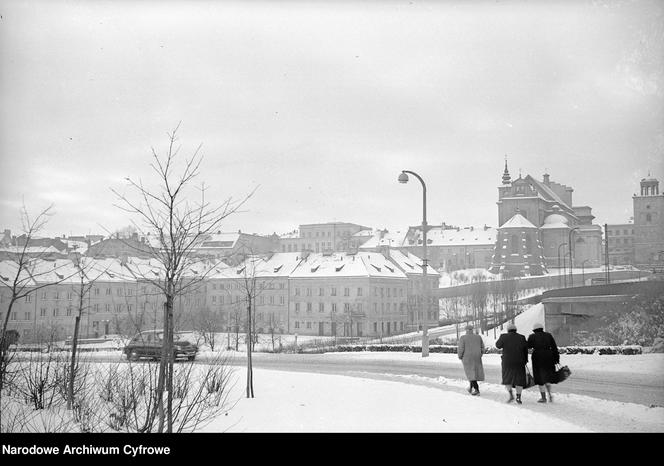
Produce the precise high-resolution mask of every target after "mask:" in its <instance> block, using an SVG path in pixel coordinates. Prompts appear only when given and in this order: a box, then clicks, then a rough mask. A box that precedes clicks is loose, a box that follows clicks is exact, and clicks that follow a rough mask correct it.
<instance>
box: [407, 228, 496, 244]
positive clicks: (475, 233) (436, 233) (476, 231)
mask: <svg viewBox="0 0 664 466" xmlns="http://www.w3.org/2000/svg"><path fill="white" fill-rule="evenodd" d="M416 233H417V234H416V236H415V237H414V238H412V240H413V244H407V245H408V246H420V245H421V244H422V239H423V238H422V232H421V230H417V232H416ZM410 241H411V238H409V242H410ZM495 242H496V229H495V228H493V227H486V228H484V227H479V228H476V227H464V228H459V229H458V230H457V229H456V228H453V229H445V228H443V227H432V228H431V229H430V230H428V231H427V245H428V246H464V245H471V244H472V245H478V244H486V245H493V244H495ZM404 246H406V245H404Z"/></svg>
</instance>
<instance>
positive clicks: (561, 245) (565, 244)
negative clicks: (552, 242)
mask: <svg viewBox="0 0 664 466" xmlns="http://www.w3.org/2000/svg"><path fill="white" fill-rule="evenodd" d="M563 246H567V243H562V244H560V245H559V246H558V276H560V248H562V247H563ZM564 276H565V271H564V270H563V277H564ZM558 285H560V283H558ZM565 288H567V284H565Z"/></svg>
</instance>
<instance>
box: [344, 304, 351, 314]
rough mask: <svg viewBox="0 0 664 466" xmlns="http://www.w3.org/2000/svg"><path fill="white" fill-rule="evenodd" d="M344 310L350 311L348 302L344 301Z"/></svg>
mask: <svg viewBox="0 0 664 466" xmlns="http://www.w3.org/2000/svg"><path fill="white" fill-rule="evenodd" d="M344 312H350V303H344Z"/></svg>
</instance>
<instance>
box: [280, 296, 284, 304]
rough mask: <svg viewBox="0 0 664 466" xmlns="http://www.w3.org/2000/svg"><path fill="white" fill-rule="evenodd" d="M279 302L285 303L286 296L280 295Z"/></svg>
mask: <svg viewBox="0 0 664 466" xmlns="http://www.w3.org/2000/svg"><path fill="white" fill-rule="evenodd" d="M279 304H281V305H283V304H284V297H283V296H279Z"/></svg>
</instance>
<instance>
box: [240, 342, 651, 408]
mask: <svg viewBox="0 0 664 466" xmlns="http://www.w3.org/2000/svg"><path fill="white" fill-rule="evenodd" d="M252 362H253V366H254V367H256V368H261V369H273V370H282V371H295V372H313V373H321V374H336V375H347V376H356V377H372V376H373V377H376V378H384V375H385V374H391V375H397V376H404V375H417V376H420V377H426V378H431V379H432V381H433V380H434V379H436V378H438V377H446V378H450V379H460V380H466V377H465V374H464V372H463V367H462V365H461V363H460V362H459V363H451V362H440V361H431V360H427V359H422V360H418V361H399V360H389V361H388V360H384V361H383V360H371V359H366V360H363V359H361V358H353V357H348V356H344V355H334V354H283V353H282V354H272V353H254V354H253V355H252ZM232 363H233V364H234V365H238V366H245V365H246V359H245V358H244V356H242V357H236V358H234V361H233V362H232ZM484 372H485V376H486V377H485V379H486V382H490V383H500V380H501V374H500V366H497V365H488V364H485V365H484ZM531 390H532V389H531ZM554 392H558V393H570V394H577V395H585V396H590V397H593V398H600V399H604V400H613V401H620V402H627V403H637V404H642V405H645V406H663V407H664V375H663V374H661V373H660V374H632V373H603V372H599V371H588V370H581V369H574V370H573V374H572V376H571V377H570V378H569V379H567V380H566V381H565V382H563V383H561V384H557V385H555V386H554Z"/></svg>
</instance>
